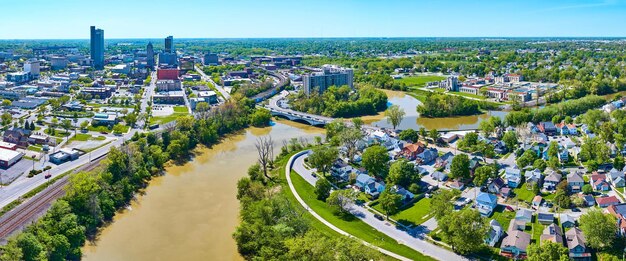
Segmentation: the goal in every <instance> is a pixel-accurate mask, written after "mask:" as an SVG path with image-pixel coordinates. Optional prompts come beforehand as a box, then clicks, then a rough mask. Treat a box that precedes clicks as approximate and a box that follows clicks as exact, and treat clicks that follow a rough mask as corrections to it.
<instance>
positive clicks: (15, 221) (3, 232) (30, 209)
mask: <svg viewBox="0 0 626 261" xmlns="http://www.w3.org/2000/svg"><path fill="white" fill-rule="evenodd" d="M68 178H69V177H67V176H66V177H63V178H62V179H60V180H59V181H57V182H56V183H54V184H52V185H51V186H50V187H47V188H46V189H44V190H43V191H41V192H40V193H39V194H37V195H35V196H33V197H32V198H31V199H29V200H27V201H25V202H24V203H22V204H21V205H20V206H18V207H17V208H16V209H14V210H12V211H10V212H8V213H6V214H5V215H3V216H2V217H1V218H0V238H1V239H6V238H7V237H9V236H10V235H11V234H13V232H15V231H16V230H17V229H18V228H20V227H21V226H23V225H25V224H26V223H28V222H30V221H32V220H33V219H34V218H35V217H36V215H37V214H38V213H41V212H42V211H45V210H46V209H47V208H48V207H49V206H50V205H51V203H52V202H53V201H54V200H55V199H57V198H59V197H61V196H62V195H63V194H65V190H63V188H64V187H65V185H66V184H67V183H68V182H69V179H68Z"/></svg>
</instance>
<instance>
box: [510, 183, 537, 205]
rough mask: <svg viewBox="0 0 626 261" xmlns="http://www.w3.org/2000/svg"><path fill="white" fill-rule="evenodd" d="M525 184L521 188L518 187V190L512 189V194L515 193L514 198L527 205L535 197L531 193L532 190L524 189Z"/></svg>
mask: <svg viewBox="0 0 626 261" xmlns="http://www.w3.org/2000/svg"><path fill="white" fill-rule="evenodd" d="M526 184H527V183H524V184H523V185H522V186H520V187H519V188H516V189H513V192H514V193H515V195H516V196H515V197H516V198H517V199H519V200H523V201H526V202H528V203H531V202H532V201H533V198H534V197H535V196H536V195H535V193H534V192H533V190H532V189H531V190H528V189H527V188H526Z"/></svg>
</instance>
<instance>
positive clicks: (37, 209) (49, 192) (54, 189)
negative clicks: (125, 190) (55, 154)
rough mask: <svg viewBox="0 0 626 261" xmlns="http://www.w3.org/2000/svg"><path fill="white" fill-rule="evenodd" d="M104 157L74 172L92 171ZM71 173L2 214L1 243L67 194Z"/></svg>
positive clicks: (0, 223)
mask: <svg viewBox="0 0 626 261" xmlns="http://www.w3.org/2000/svg"><path fill="white" fill-rule="evenodd" d="M103 158H105V157H99V158H97V159H94V160H92V161H91V162H90V163H87V164H85V165H83V166H81V167H78V168H77V169H75V170H74V171H72V173H76V172H79V171H91V170H93V169H95V168H96V167H97V166H99V165H100V161H101V160H102V159H103ZM70 175H71V174H70ZM70 175H67V176H65V177H62V178H61V179H59V180H57V181H56V182H55V183H53V184H51V185H50V186H48V187H47V188H45V189H43V190H42V191H41V192H39V193H37V194H36V195H34V196H32V197H31V198H29V199H27V200H25V201H24V202H22V203H21V204H20V205H19V206H17V207H16V208H14V209H13V210H11V211H9V212H7V213H5V214H4V215H2V216H1V217H0V244H5V243H6V242H7V239H8V238H9V237H10V236H11V235H13V234H14V233H15V232H17V231H20V230H21V229H23V228H24V227H26V226H27V225H28V224H31V223H32V222H34V221H35V220H37V218H39V217H40V216H41V215H43V213H45V212H46V210H48V208H50V206H52V203H53V202H54V201H55V200H56V199H58V198H60V197H62V196H63V195H65V189H64V188H65V185H67V184H68V183H69V178H70Z"/></svg>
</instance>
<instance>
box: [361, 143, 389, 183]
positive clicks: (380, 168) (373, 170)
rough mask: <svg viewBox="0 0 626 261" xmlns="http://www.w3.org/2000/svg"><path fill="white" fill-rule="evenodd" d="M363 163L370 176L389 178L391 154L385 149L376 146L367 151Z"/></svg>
mask: <svg viewBox="0 0 626 261" xmlns="http://www.w3.org/2000/svg"><path fill="white" fill-rule="evenodd" d="M361 162H362V164H363V167H364V168H365V169H366V170H367V171H368V172H369V173H370V174H372V175H375V176H377V177H380V178H386V177H387V169H388V162H389V154H387V149H386V148H385V147H383V146H380V145H374V146H371V147H369V148H367V149H365V151H364V152H363V156H362V160H361Z"/></svg>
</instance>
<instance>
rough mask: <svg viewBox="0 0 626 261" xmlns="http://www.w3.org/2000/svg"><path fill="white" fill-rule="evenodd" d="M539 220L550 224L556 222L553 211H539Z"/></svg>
mask: <svg viewBox="0 0 626 261" xmlns="http://www.w3.org/2000/svg"><path fill="white" fill-rule="evenodd" d="M537 221H539V223H541V224H543V225H549V224H552V223H554V214H552V213H538V214H537Z"/></svg>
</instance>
